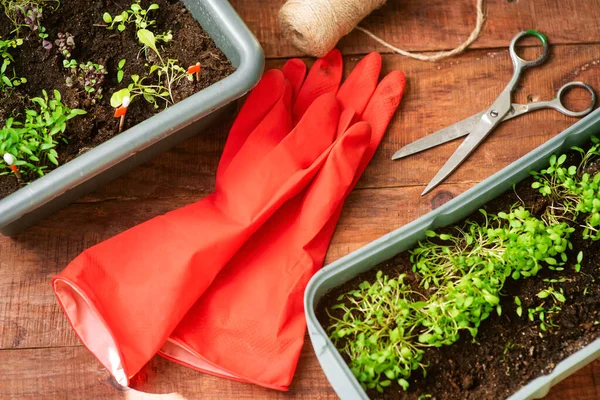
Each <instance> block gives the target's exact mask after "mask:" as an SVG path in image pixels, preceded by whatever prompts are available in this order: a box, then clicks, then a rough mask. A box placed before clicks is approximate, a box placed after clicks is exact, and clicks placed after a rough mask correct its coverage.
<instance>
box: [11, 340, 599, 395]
mask: <svg viewBox="0 0 600 400" xmlns="http://www.w3.org/2000/svg"><path fill="white" fill-rule="evenodd" d="M599 378H600V360H596V361H595V362H593V363H592V364H590V365H588V366H587V367H585V368H583V369H581V370H580V371H578V372H577V373H576V374H574V375H573V376H571V377H569V378H567V379H566V380H565V381H563V382H561V383H560V384H559V385H557V386H556V387H554V388H553V389H552V390H551V391H550V393H549V395H548V396H547V397H546V398H545V399H546V400H562V399H577V400H596V399H598V398H599V396H600V390H599V387H598V385H597V381H598V379H599ZM41 397H43V398H45V399H66V398H72V399H96V400H105V399H123V398H125V399H128V400H134V399H135V400H137V399H148V398H150V399H154V398H156V399H159V398H160V399H163V400H183V399H198V398H202V399H205V400H210V399H219V400H220V399H282V398H285V399H288V398H293V399H337V396H336V395H335V393H334V392H333V389H332V388H331V386H330V385H329V383H328V382H327V379H326V378H325V375H324V374H323V372H322V371H321V368H320V366H319V364H318V362H317V359H316V357H315V356H314V354H313V351H312V348H311V345H310V344H309V343H308V342H307V343H306V344H305V345H304V347H303V349H302V353H301V356H300V362H299V364H298V369H297V371H296V375H295V378H294V381H293V382H292V386H291V387H290V391H289V392H287V393H284V392H277V391H274V390H269V389H265V388H261V387H258V386H254V385H249V384H245V383H240V382H235V381H231V380H227V379H221V378H216V377H213V376H210V375H206V374H201V373H198V372H196V371H193V370H191V369H189V368H185V367H182V366H180V365H178V364H175V363H171V362H169V361H167V360H165V359H163V358H161V357H158V356H157V357H155V358H153V359H152V360H151V361H150V362H149V363H148V365H146V367H145V368H144V369H143V370H142V373H140V374H139V375H138V377H137V379H136V380H135V382H134V385H133V388H132V389H125V388H122V387H119V386H117V385H116V384H115V382H114V380H113V379H111V378H110V377H109V375H108V373H107V372H106V371H105V370H104V369H103V368H102V367H101V366H100V364H99V363H98V362H97V361H96V360H95V359H94V358H93V357H92V356H91V355H90V354H89V353H88V351H87V350H86V349H85V348H83V347H81V346H76V347H58V348H47V349H25V350H1V351H0V398H2V399H19V400H21V399H39V398H41Z"/></svg>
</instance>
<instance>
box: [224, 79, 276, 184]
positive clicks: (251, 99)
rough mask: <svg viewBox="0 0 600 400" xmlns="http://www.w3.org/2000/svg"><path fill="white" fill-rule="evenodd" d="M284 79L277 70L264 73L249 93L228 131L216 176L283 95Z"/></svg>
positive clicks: (227, 164)
mask: <svg viewBox="0 0 600 400" xmlns="http://www.w3.org/2000/svg"><path fill="white" fill-rule="evenodd" d="M285 90H286V88H285V77H284V75H283V74H282V73H281V71H278V70H270V71H267V72H265V74H264V75H263V77H262V79H261V80H260V82H259V83H258V84H257V85H256V87H255V88H254V89H253V90H252V91H251V92H250V94H249V95H248V98H247V99H246V101H245V102H244V105H243V106H242V108H241V110H240V112H239V114H238V116H237V117H236V119H235V122H234V123H233V126H232V127H231V130H230V131H229V135H228V137H227V142H226V143H225V148H224V149H223V154H222V155H221V160H220V161H219V170H218V172H217V176H218V175H220V174H222V170H225V169H226V168H227V167H228V166H229V163H230V162H231V159H232V158H233V157H234V156H235V155H236V154H237V152H238V151H239V150H240V148H241V147H242V146H243V144H244V143H245V142H246V139H248V136H249V135H250V133H251V132H253V131H254V129H255V128H256V127H257V126H258V125H259V124H260V123H261V122H262V120H263V119H264V118H265V116H266V115H267V114H268V113H269V112H270V111H271V109H272V108H273V106H274V105H275V104H276V103H277V102H278V101H279V100H280V99H281V97H282V96H283V95H284V92H285Z"/></svg>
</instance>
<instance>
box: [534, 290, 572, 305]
mask: <svg viewBox="0 0 600 400" xmlns="http://www.w3.org/2000/svg"><path fill="white" fill-rule="evenodd" d="M549 296H550V297H552V298H554V300H555V301H558V302H560V303H564V302H565V301H566V298H565V296H564V293H563V290H562V289H560V290H558V291H556V290H555V289H554V288H553V287H552V286H551V287H549V288H548V289H544V290H542V291H540V292H539V293H538V294H537V297H539V298H540V299H545V298H547V297H549Z"/></svg>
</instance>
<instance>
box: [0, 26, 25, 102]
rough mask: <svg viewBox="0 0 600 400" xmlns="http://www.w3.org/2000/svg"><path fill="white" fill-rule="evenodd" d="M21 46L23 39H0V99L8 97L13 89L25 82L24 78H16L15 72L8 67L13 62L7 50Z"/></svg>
mask: <svg viewBox="0 0 600 400" xmlns="http://www.w3.org/2000/svg"><path fill="white" fill-rule="evenodd" d="M22 44H23V39H12V40H3V39H2V38H1V37H0V63H1V64H0V97H5V96H7V95H8V92H10V91H11V90H12V89H13V88H14V87H16V86H19V85H21V84H23V83H26V82H27V79H25V78H19V77H17V76H16V73H15V71H14V70H13V69H12V68H10V69H9V66H10V65H11V64H12V63H13V62H14V58H13V56H12V55H11V54H10V53H9V50H11V49H15V48H16V47H17V46H21V45H22Z"/></svg>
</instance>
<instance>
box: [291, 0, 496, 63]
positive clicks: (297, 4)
mask: <svg viewBox="0 0 600 400" xmlns="http://www.w3.org/2000/svg"><path fill="white" fill-rule="evenodd" d="M483 1H484V0H477V22H476V24H475V28H474V29H473V31H472V32H471V34H470V35H469V37H468V38H467V40H465V41H464V42H463V43H462V44H461V45H460V46H458V47H456V48H455V49H452V50H448V51H440V52H436V53H430V54H421V53H412V52H409V51H406V50H402V49H400V48H398V47H396V46H393V45H392V44H390V43H388V42H386V41H385V40H383V39H381V38H380V37H378V36H377V35H375V34H374V33H372V32H370V31H369V30H367V29H365V28H362V27H359V26H358V24H359V23H360V21H362V20H363V19H364V18H365V17H366V16H367V15H369V14H370V13H371V12H372V11H373V10H375V9H376V8H378V7H381V6H383V5H384V4H385V2H386V0H288V1H287V2H286V3H285V4H284V5H283V7H282V8H281V10H280V12H279V22H280V24H281V29H282V31H283V34H284V35H285V36H286V37H287V38H289V39H290V40H291V41H292V43H293V44H294V46H295V47H296V48H298V49H299V50H301V51H302V52H304V53H305V54H308V55H311V56H314V57H323V56H325V55H326V54H327V53H328V52H329V51H331V50H332V49H333V48H334V47H335V45H336V44H337V42H338V41H339V40H340V39H341V38H342V37H343V36H345V35H347V34H348V33H350V32H351V31H352V30H353V29H354V28H357V29H358V30H360V31H361V32H363V33H365V34H367V35H369V36H370V37H371V38H373V39H374V40H376V41H377V42H379V43H380V44H382V45H383V46H385V47H387V48H388V49H390V50H392V51H393V52H396V53H399V54H402V55H404V56H407V57H411V58H415V59H417V60H423V61H437V60H440V59H442V58H446V57H450V56H453V55H455V54H458V53H460V52H462V51H463V50H465V49H466V48H467V47H469V45H471V43H473V42H474V41H475V40H477V38H478V37H479V35H480V34H481V30H482V29H483V23H484V21H485V12H484V9H483Z"/></svg>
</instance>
